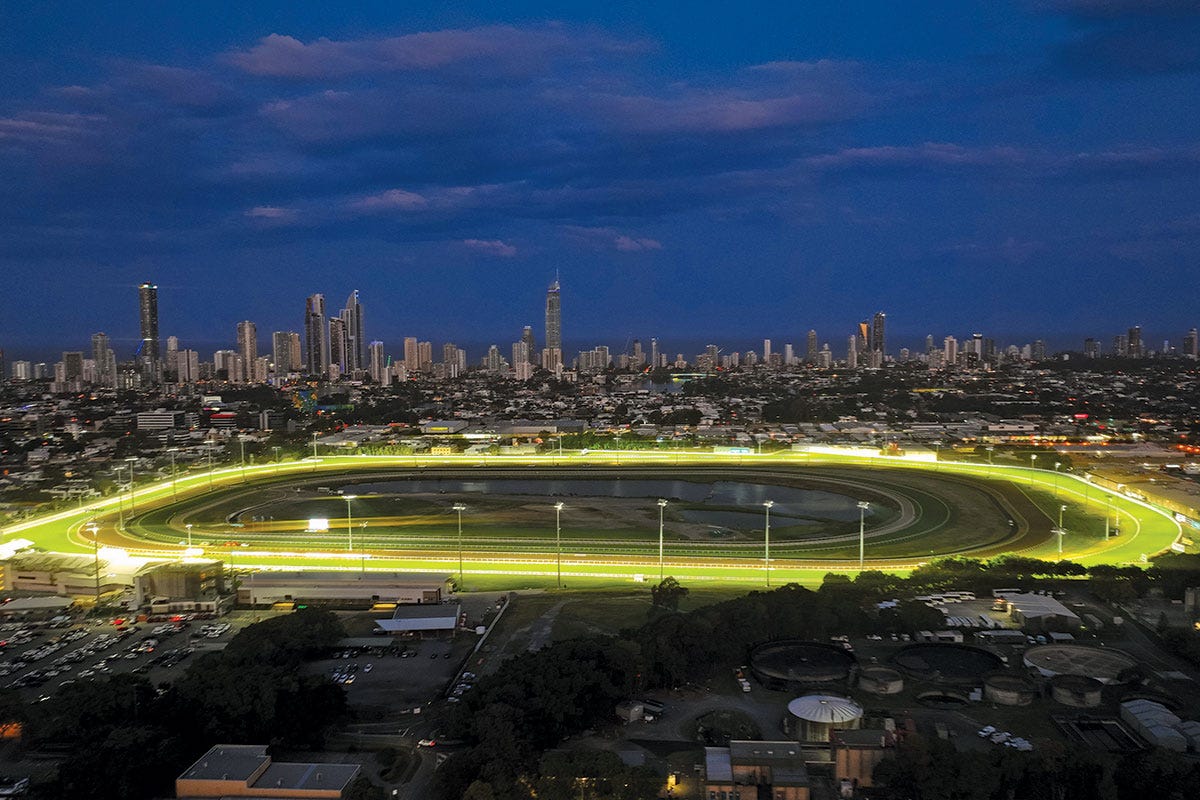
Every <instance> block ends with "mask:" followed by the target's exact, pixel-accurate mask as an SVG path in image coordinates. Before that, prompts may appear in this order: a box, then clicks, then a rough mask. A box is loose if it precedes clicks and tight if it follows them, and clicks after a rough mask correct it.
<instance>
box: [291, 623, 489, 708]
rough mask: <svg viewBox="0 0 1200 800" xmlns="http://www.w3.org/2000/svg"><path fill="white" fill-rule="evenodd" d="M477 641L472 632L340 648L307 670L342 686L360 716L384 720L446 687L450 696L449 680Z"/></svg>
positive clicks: (440, 693)
mask: <svg viewBox="0 0 1200 800" xmlns="http://www.w3.org/2000/svg"><path fill="white" fill-rule="evenodd" d="M381 638H382V637H381ZM475 641H476V637H475V636H473V635H471V634H459V635H458V636H457V637H455V639H454V640H450V639H424V640H421V639H411V640H407V641H397V642H395V643H393V642H392V641H391V640H386V641H381V642H379V643H378V644H377V645H375V646H373V647H370V648H362V647H359V648H352V649H342V650H338V651H336V652H334V653H333V654H332V657H330V658H325V659H321V660H319V661H315V662H313V663H311V664H309V665H308V670H309V671H311V672H314V673H322V674H324V675H327V676H329V677H330V678H331V679H333V680H335V681H337V682H339V683H341V684H342V685H343V687H344V688H345V690H346V695H347V698H348V700H349V701H350V703H352V704H353V705H355V706H357V707H358V709H359V713H360V716H365V717H372V716H377V717H382V716H387V715H390V714H394V713H395V712H396V711H397V710H399V709H405V708H407V709H412V708H417V707H421V706H424V705H426V704H427V703H429V702H431V701H434V700H437V699H439V698H441V697H442V696H443V692H444V691H445V690H447V689H449V690H450V694H451V696H453V687H451V686H450V685H449V684H450V681H451V680H452V679H453V678H454V677H455V676H456V675H457V674H458V672H459V669H460V668H461V667H462V665H463V660H464V659H465V658H466V657H467V656H468V655H469V654H470V652H471V650H472V649H473V648H474V646H475ZM467 669H469V666H468V667H467ZM461 694H462V693H461V692H460V694H459V696H461Z"/></svg>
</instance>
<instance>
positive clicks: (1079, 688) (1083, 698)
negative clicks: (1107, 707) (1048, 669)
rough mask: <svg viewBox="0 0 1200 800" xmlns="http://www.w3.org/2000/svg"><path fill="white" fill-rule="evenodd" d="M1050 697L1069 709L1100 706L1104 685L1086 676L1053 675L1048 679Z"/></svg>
mask: <svg viewBox="0 0 1200 800" xmlns="http://www.w3.org/2000/svg"><path fill="white" fill-rule="evenodd" d="M1049 683H1050V696H1051V697H1053V698H1054V700H1055V702H1058V703H1062V704H1063V705H1064V706H1070V707H1071V708H1095V707H1096V706H1098V705H1100V701H1101V699H1102V692H1103V690H1104V684H1103V683H1101V682H1100V681H1098V680H1096V679H1095V678H1089V677H1088V676H1086V675H1055V676H1054V677H1053V678H1051V679H1050V682H1049Z"/></svg>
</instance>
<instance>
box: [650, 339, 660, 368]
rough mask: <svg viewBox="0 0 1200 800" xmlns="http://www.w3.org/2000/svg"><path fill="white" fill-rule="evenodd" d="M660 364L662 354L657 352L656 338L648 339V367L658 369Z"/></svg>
mask: <svg viewBox="0 0 1200 800" xmlns="http://www.w3.org/2000/svg"><path fill="white" fill-rule="evenodd" d="M660 366H662V356H661V355H660V354H659V352H658V339H656V338H655V339H651V340H650V368H651V369H658V368H659V367H660Z"/></svg>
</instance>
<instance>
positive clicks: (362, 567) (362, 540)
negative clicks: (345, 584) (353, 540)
mask: <svg viewBox="0 0 1200 800" xmlns="http://www.w3.org/2000/svg"><path fill="white" fill-rule="evenodd" d="M358 571H359V573H361V574H363V575H365V574H366V573H367V523H366V522H362V523H360V524H359V526H358Z"/></svg>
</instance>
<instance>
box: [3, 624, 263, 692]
mask: <svg viewBox="0 0 1200 800" xmlns="http://www.w3.org/2000/svg"><path fill="white" fill-rule="evenodd" d="M244 624H245V623H244V622H242V621H241V620H231V619H228V618H226V619H224V620H188V619H186V618H182V617H181V618H179V619H176V620H173V621H169V622H151V623H145V622H143V623H137V624H132V623H124V622H123V623H122V624H121V625H114V624H113V620H104V621H101V622H94V621H88V622H75V621H60V622H57V623H53V624H30V623H16V622H10V623H5V624H3V625H0V686H4V687H6V688H10V689H17V690H21V691H23V692H24V693H25V694H26V696H28V698H29V700H30V702H38V701H40V700H43V699H47V698H49V697H51V696H52V695H53V694H54V693H55V691H57V690H58V689H59V688H61V687H62V686H67V685H70V684H72V683H76V682H78V681H83V680H89V679H99V678H102V677H104V676H105V675H112V674H120V673H134V674H141V675H146V676H147V678H149V679H150V680H151V682H153V683H159V682H162V681H167V680H169V679H170V678H171V676H172V675H173V674H174V673H175V672H176V671H177V670H176V669H175V668H176V667H177V666H179V665H181V664H184V665H186V663H187V662H188V660H189V659H190V658H192V657H194V655H195V654H197V653H201V652H204V651H206V650H211V649H218V648H220V647H223V646H224V645H225V643H227V642H228V641H229V639H230V638H232V637H233V635H234V634H235V633H236V632H237V631H238V630H240V629H241V627H244Z"/></svg>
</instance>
